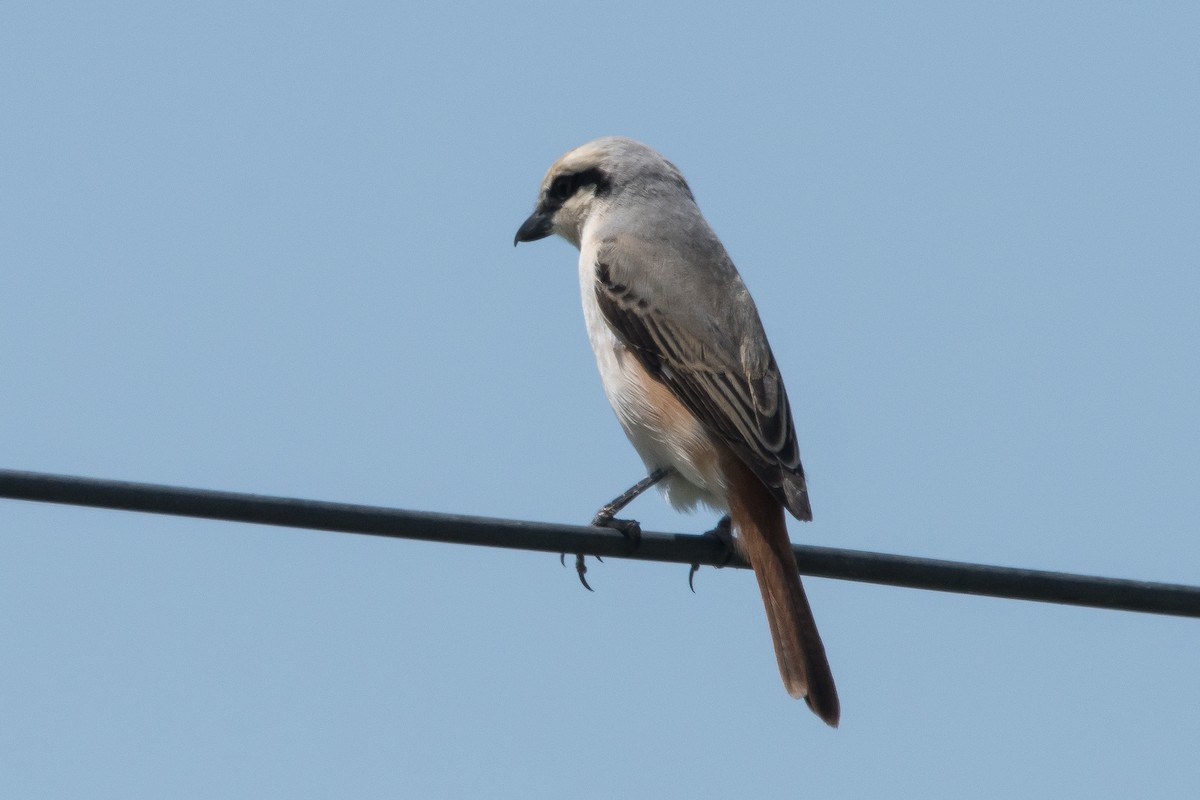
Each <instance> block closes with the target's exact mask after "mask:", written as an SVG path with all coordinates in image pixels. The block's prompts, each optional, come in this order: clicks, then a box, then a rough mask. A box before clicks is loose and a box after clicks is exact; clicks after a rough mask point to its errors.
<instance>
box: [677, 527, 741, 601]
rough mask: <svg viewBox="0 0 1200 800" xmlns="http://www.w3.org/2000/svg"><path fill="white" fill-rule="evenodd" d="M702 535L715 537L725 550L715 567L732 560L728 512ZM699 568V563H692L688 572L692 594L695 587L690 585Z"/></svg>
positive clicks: (732, 548)
mask: <svg viewBox="0 0 1200 800" xmlns="http://www.w3.org/2000/svg"><path fill="white" fill-rule="evenodd" d="M704 535H705V536H711V537H713V538H714V539H716V540H717V542H718V543H719V544H720V545H721V549H723V550H724V551H725V558H723V559H722V560H721V563H720V564H717V569H720V568H721V567H723V566H725V565H726V564H728V563H729V562H730V561H732V560H733V554H734V553H735V552H737V551H736V549H735V545H734V543H733V530H732V528H731V523H730V520H729V515H728V514H726V515H725V516H723V517H721V519H720V520H718V521H717V527H715V528H713V529H712V530H711V531H705V532H704ZM699 570H700V565H699V564H692V568H691V570H690V571H689V572H688V588H689V589H691V590H692V593H693V594H694V593H695V592H696V587H695V586H693V585H692V578H694V577H696V573H697V572H698V571H699Z"/></svg>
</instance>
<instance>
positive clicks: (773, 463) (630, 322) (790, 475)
mask: <svg viewBox="0 0 1200 800" xmlns="http://www.w3.org/2000/svg"><path fill="white" fill-rule="evenodd" d="M626 249H628V248H626ZM614 250H615V248H609V249H608V253H602V254H601V258H600V259H599V260H597V262H596V299H597V302H598V305H599V306H600V311H601V313H603V315H604V318H605V319H606V320H607V321H608V323H609V325H611V326H612V328H613V330H614V331H615V332H616V334H617V336H618V337H619V338H620V339H621V341H622V342H623V343H624V344H625V345H626V346H627V347H628V348H629V349H630V350H631V351H632V352H633V353H634V355H635V356H636V357H637V358H638V360H639V361H640V362H641V363H642V365H643V366H644V367H645V368H646V370H647V371H648V372H649V373H650V374H651V375H653V376H654V377H655V378H657V379H658V380H660V381H662V382H663V383H664V384H665V385H666V386H667V387H668V388H669V389H670V390H671V391H672V392H673V393H674V394H675V396H676V397H678V398H679V400H680V401H681V402H682V403H683V404H684V405H685V406H686V407H687V408H688V410H690V411H691V412H692V413H693V414H695V415H696V418H697V419H699V420H700V422H701V423H703V424H704V425H705V427H707V428H708V429H709V430H711V431H712V432H713V433H715V434H717V435H718V436H720V437H721V439H723V440H724V441H725V442H726V443H727V444H728V445H729V446H730V447H732V448H733V450H734V452H735V453H737V454H738V456H739V457H740V458H741V459H742V461H743V462H745V463H746V465H747V466H748V467H750V468H751V470H753V472H754V473H755V475H757V476H758V478H759V480H761V481H762V482H763V483H764V484H765V485H766V486H767V488H768V489H770V491H771V493H772V494H773V495H775V497H776V498H777V499H778V500H779V501H780V502H781V503H783V505H784V506H786V507H787V508H788V510H789V511H791V512H792V514H794V515H795V516H796V517H797V518H799V519H811V518H812V510H811V508H810V506H809V502H808V490H807V487H806V486H805V480H804V468H803V466H801V464H800V450H799V446H798V445H797V442H796V430H795V426H794V424H793V422H792V415H791V410H790V408H789V406H788V399H787V391H786V390H785V389H784V386H783V380H782V378H781V377H780V375H779V368H778V366H777V365H776V363H775V357H774V356H773V355H772V354H771V353H770V348H769V347H768V346H767V345H766V337H765V335H764V334H763V333H762V331H761V323H759V322H758V318H757V312H754V314H753V322H754V325H755V326H756V328H757V330H755V331H753V332H752V333H754V334H756V335H758V336H761V337H762V347H763V348H765V349H766V358H765V360H763V359H759V360H760V361H761V362H762V363H761V364H747V363H746V361H747V359H745V358H743V357H742V354H741V353H740V352H739V350H738V348H737V347H736V345H735V341H736V334H737V332H735V331H719V330H715V329H711V328H705V327H704V326H702V325H700V324H698V323H697V322H696V320H695V315H694V314H691V315H688V314H674V315H673V314H670V313H669V312H668V311H666V310H664V309H663V308H662V307H661V306H660V305H659V304H657V303H655V302H654V299H653V298H652V297H650V296H648V295H650V294H651V293H650V292H643V293H639V292H638V291H637V290H635V289H634V288H633V287H632V286H631V285H630V283H631V282H632V281H629V282H624V281H622V280H620V279H618V277H617V275H618V274H624V273H628V272H631V270H621V269H620V265H618V264H616V263H615V262H614V261H613V260H612V258H611V255H612V253H613V251H614ZM605 256H608V258H605ZM746 302H749V297H748V295H747V296H746ZM751 310H753V308H752V305H751Z"/></svg>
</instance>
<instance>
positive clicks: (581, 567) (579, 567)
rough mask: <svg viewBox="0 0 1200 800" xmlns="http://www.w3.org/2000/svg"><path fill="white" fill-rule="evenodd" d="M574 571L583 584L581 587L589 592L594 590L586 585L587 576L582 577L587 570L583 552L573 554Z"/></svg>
mask: <svg viewBox="0 0 1200 800" xmlns="http://www.w3.org/2000/svg"><path fill="white" fill-rule="evenodd" d="M575 572H576V574H578V575H579V582H580V583H582V584H583V588H585V589H587V590H588V591H589V592H594V591H596V590H595V589H593V588H592V587H590V586H588V582H587V578H585V577H583V576H584V573H586V572H587V564H585V563H583V553H579V554H578V555H576V556H575Z"/></svg>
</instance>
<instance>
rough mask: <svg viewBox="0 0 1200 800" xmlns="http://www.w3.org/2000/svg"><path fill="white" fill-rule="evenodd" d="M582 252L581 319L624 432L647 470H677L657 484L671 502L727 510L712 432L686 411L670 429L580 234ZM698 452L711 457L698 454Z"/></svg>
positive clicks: (591, 252)
mask: <svg viewBox="0 0 1200 800" xmlns="http://www.w3.org/2000/svg"><path fill="white" fill-rule="evenodd" d="M582 238H583V241H582V243H581V245H582V246H581V248H580V253H579V288H580V294H581V297H582V300H583V321H584V324H585V325H586V326H587V334H588V340H589V341H590V342H591V343H592V350H593V351H594V352H595V354H596V367H597V368H598V369H599V370H600V380H601V382H602V383H603V384H604V393H605V395H607V396H608V402H609V404H611V405H612V407H613V411H615V412H616V414H617V420H618V421H619V422H620V423H621V427H622V428H623V429H624V430H625V435H626V436H628V437H629V441H630V442H631V443H632V444H633V446H634V449H636V450H637V452H638V455H639V456H641V458H642V461H643V462H644V463H645V464H646V470H647V473H649V472H653V471H654V470H655V469H658V468H659V467H669V468H671V469H674V470H675V473H676V474H675V475H672V476H671V477H669V478H667V479H665V480H663V481H662V482H661V483H659V484H658V486H659V488H660V489H661V490H662V492H663V494H664V495H665V496H666V498H667V502H668V503H670V504H671V505H672V506H674V507H675V508H677V509H679V510H680V511H690V510H692V509H694V508H695V507H696V505H697V504H698V503H704V504H705V505H707V506H710V507H712V508H714V509H716V510H718V511H727V510H728V507H729V506H728V502H727V501H726V499H725V485H724V480H723V479H722V476H721V475H720V472H719V470H718V469H717V465H716V460H715V458H714V457H711V453H712V445H711V444H710V443H709V442H710V436H709V434H708V432H707V431H706V430H705V429H704V427H703V426H702V425H701V424H700V422H699V421H698V420H696V419H695V418H694V417H692V416H691V415H690V414H688V415H687V419H686V420H682V421H676V422H675V423H674V424H673V425H671V426H670V429H667V427H666V426H664V425H663V424H662V423H661V415H659V414H657V413H655V412H654V410H653V409H651V407H650V404H649V399H648V397H647V392H646V388H645V386H644V384H643V379H642V376H643V375H645V372H644V370H642V369H641V368H640V365H639V364H638V362H637V360H636V358H635V357H634V356H633V354H632V353H630V352H629V351H628V349H627V348H626V347H625V345H624V344H622V343H621V341H620V339H618V338H617V335H616V333H615V332H614V331H613V329H612V327H611V326H610V325H609V324H608V320H606V319H605V318H604V314H603V313H602V312H601V311H600V305H599V303H598V302H597V300H596V250H595V247H594V246H589V238H590V237H588V236H587V235H586V231H585V233H584V236H583V237H582ZM700 453H706V454H709V455H710V457H708V458H698V457H697V455H698V454H700Z"/></svg>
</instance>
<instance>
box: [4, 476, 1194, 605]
mask: <svg viewBox="0 0 1200 800" xmlns="http://www.w3.org/2000/svg"><path fill="white" fill-rule="evenodd" d="M0 497H7V498H11V499H14V500H31V501H35V502H43V503H65V504H68V505H77V506H89V507H93V508H110V509H120V510H125V511H142V512H148V513H153V514H170V515H174V516H183V517H201V518H204V519H218V520H225V521H228V522H252V523H256V524H260V525H279V526H283V527H289V528H306V529H310V530H322V531H337V532H341V533H359V534H366V535H369V536H387V537H392V538H398V539H422V540H425V541H432V542H446V543H451V544H470V545H482V546H487V547H507V548H513V549H519V550H539V551H544V552H549V553H584V554H586V555H598V556H612V557H617V558H634V559H639V560H642V561H663V562H669V563H676V564H704V565H709V566H721V565H727V566H731V567H745V566H746V565H745V563H744V562H741V561H740V559H737V558H736V557H735V558H734V559H733V560H732V561H729V555H728V553H727V551H726V550H725V549H724V546H723V545H722V544H721V543H720V542H719V541H718V540H716V539H715V538H714V537H711V536H695V535H685V534H673V533H653V532H649V531H647V532H643V534H642V540H641V543H640V545H638V546H637V547H636V549H635V548H634V546H633V545H632V544H631V543H630V542H629V541H628V540H626V539H625V537H624V536H622V535H621V534H620V533H619V532H617V531H614V530H609V529H607V528H593V527H590V526H580V525H554V524H549V523H540V522H524V521H520V520H505V519H493V518H488V517H471V516H463V515H457V514H434V513H429V512H419V511H404V510H401V509H392V508H382V507H379V506H364V505H352V504H349V503H330V502H323V501H319V500H300V499H295V498H288V497H269V496H263V495H253V494H240V493H237V492H218V491H210V490H206V489H188V488H181V487H176V486H162V485H157V484H148V483H128V482H124V481H112V480H101V479H97V478H80V477H74V476H69V475H52V474H47V473H39V472H21V471H18V470H6V469H0ZM793 549H794V550H795V552H796V560H797V561H798V562H799V564H800V571H801V572H802V573H803V574H805V575H813V576H817V577H822V578H838V579H842V580H851V581H862V582H867V583H879V584H886V585H889V586H904V587H908V588H912V589H932V590H935V591H942V592H958V593H962V594H974V595H986V596H990V597H1004V598H1010V599H1016V600H1036V601H1041V602H1047V603H1065V604H1069V605H1078V606H1090V607H1094V608H1109V609H1118V610H1124V611H1142V612H1148V613H1152V614H1171V615H1176V616H1184V617H1200V587H1196V586H1184V585H1179V584H1166V583H1148V582H1143V581H1131V580H1122V579H1119V578H1100V577H1092V576H1087V575H1073V574H1069V573H1062V572H1046V571H1042V570H1030V569H1015V568H1011V567H993V566H986V565H983V564H968V563H963V562H957V561H939V560H934V559H927V558H914V557H911V556H896V555H889V554H886V553H870V552H864V551H860V550H843V549H839V548H833V547H812V546H806V545H793Z"/></svg>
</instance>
